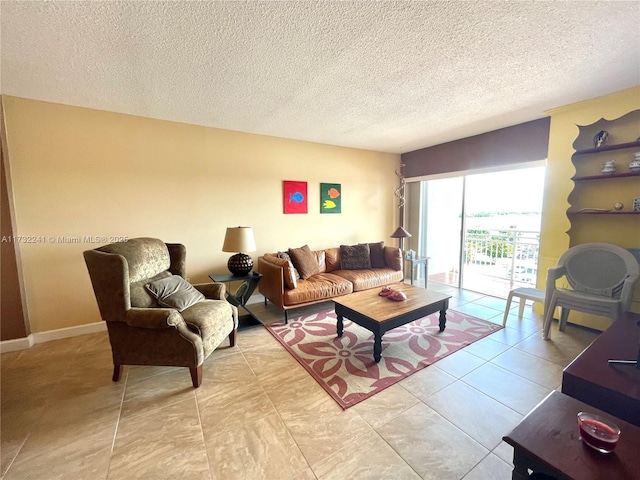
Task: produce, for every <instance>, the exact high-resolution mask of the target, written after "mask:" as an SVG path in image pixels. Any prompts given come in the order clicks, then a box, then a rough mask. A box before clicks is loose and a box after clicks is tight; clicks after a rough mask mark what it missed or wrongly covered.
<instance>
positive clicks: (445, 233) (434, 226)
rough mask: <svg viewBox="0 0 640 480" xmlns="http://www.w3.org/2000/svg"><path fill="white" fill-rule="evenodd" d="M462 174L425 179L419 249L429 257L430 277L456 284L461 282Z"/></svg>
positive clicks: (422, 191) (422, 190) (456, 285)
mask: <svg viewBox="0 0 640 480" xmlns="http://www.w3.org/2000/svg"><path fill="white" fill-rule="evenodd" d="M463 185H464V178H463V177H455V178H443V179H440V180H430V181H428V182H423V185H422V187H423V188H422V189H421V197H422V198H421V202H420V203H421V205H422V206H423V207H424V208H423V210H422V215H421V225H420V228H419V231H420V249H419V251H420V253H421V254H425V253H426V254H427V255H428V256H429V257H431V258H430V259H429V279H431V280H435V281H438V282H441V283H445V284H447V285H452V286H455V287H458V286H459V283H460V246H461V239H462V223H461V221H462V217H463V211H462V206H463V203H462V199H463Z"/></svg>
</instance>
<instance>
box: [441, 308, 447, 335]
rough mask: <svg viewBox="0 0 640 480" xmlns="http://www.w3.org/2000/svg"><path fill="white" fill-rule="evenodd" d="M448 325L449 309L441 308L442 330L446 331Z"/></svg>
mask: <svg viewBox="0 0 640 480" xmlns="http://www.w3.org/2000/svg"><path fill="white" fill-rule="evenodd" d="M446 325H447V311H446V310H440V331H441V332H444V328H445V327H446Z"/></svg>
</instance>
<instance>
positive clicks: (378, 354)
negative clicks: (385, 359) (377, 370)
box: [373, 333, 382, 363]
mask: <svg viewBox="0 0 640 480" xmlns="http://www.w3.org/2000/svg"><path fill="white" fill-rule="evenodd" d="M381 358H382V335H379V334H377V333H374V334H373V359H374V360H375V361H376V363H378V362H379V361H380V359H381Z"/></svg>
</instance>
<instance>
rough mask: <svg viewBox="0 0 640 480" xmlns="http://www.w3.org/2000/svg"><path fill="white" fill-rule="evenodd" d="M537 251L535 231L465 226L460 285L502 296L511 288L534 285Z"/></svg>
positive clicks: (537, 239) (538, 241)
mask: <svg viewBox="0 0 640 480" xmlns="http://www.w3.org/2000/svg"><path fill="white" fill-rule="evenodd" d="M539 251H540V232H537V231H527V230H515V229H500V230H467V231H466V232H465V238H464V252H463V259H464V262H463V263H464V285H463V286H464V288H469V289H474V290H478V291H484V292H485V293H489V294H494V295H499V296H505V297H506V295H507V293H508V292H509V290H511V289H512V288H515V287H523V286H528V287H535V285H536V276H537V273H538V255H539ZM474 285H477V286H478V288H474ZM480 287H481V288H480ZM487 290H490V291H487Z"/></svg>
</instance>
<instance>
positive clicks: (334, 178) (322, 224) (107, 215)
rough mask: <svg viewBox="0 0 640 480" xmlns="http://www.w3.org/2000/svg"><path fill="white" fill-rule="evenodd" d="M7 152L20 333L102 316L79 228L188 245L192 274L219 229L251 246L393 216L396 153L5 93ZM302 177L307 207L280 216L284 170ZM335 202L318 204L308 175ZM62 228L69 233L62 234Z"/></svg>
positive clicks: (309, 238)
mask: <svg viewBox="0 0 640 480" xmlns="http://www.w3.org/2000/svg"><path fill="white" fill-rule="evenodd" d="M3 101H4V108H5V112H4V113H5V121H6V127H7V143H8V157H9V158H8V159H9V162H10V165H11V177H12V178H11V182H12V186H13V195H14V198H13V201H14V205H15V215H16V224H17V231H16V232H15V234H16V235H18V236H25V237H26V236H31V237H34V238H35V240H36V243H21V244H20V246H19V247H20V253H21V256H22V266H23V273H24V281H25V294H26V301H27V309H28V313H29V319H30V322H31V331H32V332H34V333H37V332H45V331H48V330H54V329H58V328H63V327H71V326H77V325H83V324H88V323H93V322H97V321H99V320H100V318H99V314H98V309H97V306H96V302H95V299H94V296H93V292H92V290H91V285H90V282H89V277H88V274H87V271H86V267H85V265H84V260H83V257H82V252H83V251H84V250H87V249H90V248H95V247H98V246H100V245H102V244H103V243H105V242H103V241H98V242H97V243H91V242H87V241H82V240H83V237H85V236H100V237H120V236H124V237H130V238H131V237H137V236H151V237H157V238H161V239H163V240H165V241H167V242H179V243H183V244H185V245H186V247H187V274H188V276H189V277H190V280H191V281H192V282H199V281H208V277H207V274H208V273H210V272H215V271H218V272H220V271H222V272H224V271H226V262H227V259H228V258H229V256H230V254H227V253H223V252H222V251H221V248H222V241H223V238H224V234H225V229H226V227H229V226H238V225H242V226H251V227H253V229H254V234H255V237H256V243H257V245H258V251H257V252H254V253H252V256H253V258H254V261H256V262H257V257H258V256H259V255H260V254H262V253H264V252H273V251H277V250H281V249H286V248H288V247H298V246H301V245H303V244H305V243H308V244H309V246H310V247H311V249H319V248H325V247H334V246H338V245H340V244H353V243H357V242H373V241H379V240H384V241H385V243H387V244H389V245H396V241H395V240H394V239H391V238H389V235H390V234H391V233H392V232H393V231H394V230H395V228H396V227H397V223H398V218H397V213H398V212H397V210H398V209H397V208H396V204H395V197H394V195H393V190H394V188H395V187H396V184H397V176H396V175H395V173H394V172H395V170H396V169H397V168H398V165H399V161H400V157H399V155H396V154H387V153H378V152H372V151H365V150H357V149H350V148H342V147H335V146H330V145H322V144H315V143H310V142H302V141H295V140H288V139H281V138H275V137H267V136H261V135H251V134H245V133H239V132H233V131H227V130H219V129H214V128H205V127H199V126H194V125H187V124H181V123H173V122H167V121H160V120H152V119H148V118H141V117H134V116H130V115H123V114H117V113H110V112H104V111H97V110H91V109H85V108H77V107H70V106H64V105H58V104H51V103H45V102H39V101H33V100H26V99H21V98H15V97H4V98H3ZM283 180H299V181H307V182H308V198H309V213H308V214H307V215H300V214H299V215H284V214H283V213H282V181H283ZM320 182H329V183H340V184H342V194H343V198H342V213H341V214H324V215H321V214H320V213H319V210H320V206H319V183H320ZM60 237H68V238H69V239H72V240H73V239H77V238H80V239H81V242H80V243H64V242H62V241H61V240H60Z"/></svg>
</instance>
